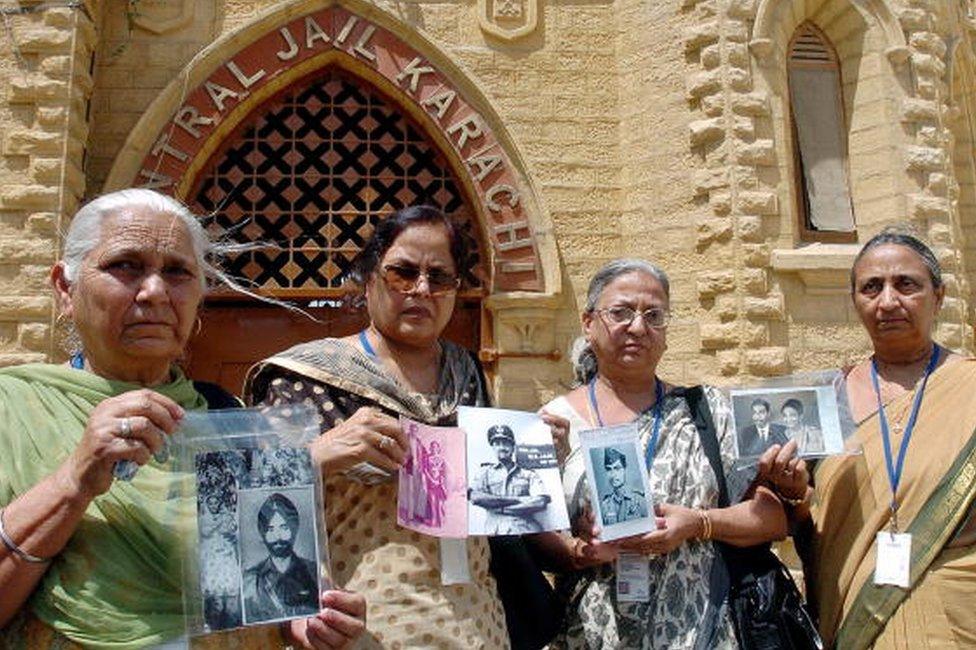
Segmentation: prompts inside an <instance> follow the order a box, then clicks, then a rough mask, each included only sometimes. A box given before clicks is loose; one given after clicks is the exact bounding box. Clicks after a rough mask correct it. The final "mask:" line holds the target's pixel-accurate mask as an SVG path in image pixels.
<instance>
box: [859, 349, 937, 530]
mask: <svg viewBox="0 0 976 650" xmlns="http://www.w3.org/2000/svg"><path fill="white" fill-rule="evenodd" d="M941 352H942V348H940V347H939V345H938V344H937V343H936V344H934V345H933V347H932V358H931V359H929V365H928V366H926V367H925V376H924V377H923V378H922V385H921V386H919V388H918V391H917V392H916V393H915V402H914V403H913V404H912V412H911V414H910V415H909V416H908V423H907V424H906V425H905V437H904V438H902V441H901V446H900V447H899V449H898V458H897V459H894V458H893V457H892V454H891V434H890V432H889V429H888V417H887V416H886V415H885V409H884V404H882V403H881V386H880V385H879V384H878V362H877V360H876V359H875V358H874V357H871V383H872V384H873V385H874V394H875V396H876V397H877V398H878V419H879V420H880V422H881V442H882V443H884V454H885V464H886V465H887V469H888V482H889V483H890V484H891V514H892V518H891V523H892V528H894V529H896V530H897V528H898V520H897V519H896V518H895V514H896V511H897V509H898V500H897V499H898V497H897V495H898V484H899V483H901V472H902V470H903V469H904V467H905V453H906V452H907V451H908V442H909V440H911V438H912V432H913V431H914V430H915V420H916V419H918V411H919V409H921V407H922V396H923V395H925V385H926V384H927V383H928V381H929V375H931V374H932V371H934V370H935V366H936V365H937V364H938V363H939V357H940V356H941Z"/></svg>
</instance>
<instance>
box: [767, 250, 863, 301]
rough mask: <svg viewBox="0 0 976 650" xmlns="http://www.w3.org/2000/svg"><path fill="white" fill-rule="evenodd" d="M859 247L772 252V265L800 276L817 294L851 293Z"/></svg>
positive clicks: (775, 268) (809, 288)
mask: <svg viewBox="0 0 976 650" xmlns="http://www.w3.org/2000/svg"><path fill="white" fill-rule="evenodd" d="M860 248H861V247H860V245H859V244H811V245H809V246H803V247H801V248H789V249H778V250H774V251H773V252H772V256H771V264H772V267H773V269H774V270H775V271H779V272H780V273H796V274H797V275H799V276H800V280H801V281H802V282H803V284H804V285H806V288H807V292H809V293H811V294H816V295H838V294H847V293H850V277H851V267H852V266H853V265H854V258H855V257H857V253H858V251H859V250H860Z"/></svg>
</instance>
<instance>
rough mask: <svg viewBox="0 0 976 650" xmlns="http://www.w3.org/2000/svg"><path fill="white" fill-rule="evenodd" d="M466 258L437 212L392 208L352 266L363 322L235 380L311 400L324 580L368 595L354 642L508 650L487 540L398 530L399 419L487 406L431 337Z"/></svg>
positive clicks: (452, 348)
mask: <svg viewBox="0 0 976 650" xmlns="http://www.w3.org/2000/svg"><path fill="white" fill-rule="evenodd" d="M464 259H465V254H464V250H463V243H462V240H461V238H460V234H459V233H458V232H457V231H456V230H455V229H454V227H453V225H452V224H451V222H450V221H448V220H447V219H446V217H444V215H443V214H441V212H440V211H438V210H436V209H434V208H431V207H426V206H416V207H410V208H406V209H404V210H400V211H399V212H397V213H394V214H393V215H391V216H390V217H388V218H387V219H386V220H385V221H382V222H380V223H379V224H377V226H376V229H375V231H374V233H373V235H372V236H371V238H370V240H369V241H368V242H367V243H366V246H365V247H364V248H363V250H362V251H361V253H360V254H359V256H358V257H357V258H356V261H355V262H354V266H353V270H352V276H353V280H354V281H356V283H357V284H359V285H360V286H361V287H363V289H364V292H365V301H366V311H367V313H368V315H369V319H370V323H369V325H368V327H367V328H366V329H365V330H363V331H362V332H359V333H358V334H354V335H352V336H347V337H345V338H342V339H322V340H318V341H312V342H310V343H305V344H301V345H298V346H296V347H294V348H291V349H289V350H285V351H283V352H281V353H279V354H277V355H275V356H274V357H271V358H270V359H268V360H266V361H264V362H262V363H261V364H258V365H257V366H255V368H254V369H252V371H251V373H250V376H249V378H248V382H247V386H246V388H245V390H246V392H247V393H248V395H249V398H250V399H251V400H252V401H254V402H256V403H266V404H282V403H294V402H306V403H309V404H315V405H317V406H318V408H319V411H320V414H321V415H322V419H323V422H322V435H321V436H320V437H319V438H318V439H317V440H316V442H315V443H313V445H312V447H311V449H312V456H313V458H314V459H315V460H316V461H317V462H318V463H319V465H320V466H321V467H322V468H323V471H324V473H325V486H326V524H327V528H328V532H329V550H330V554H331V560H332V568H333V572H334V575H333V577H334V579H335V581H336V582H337V583H338V584H339V585H344V586H345V588H349V589H358V590H361V591H362V593H364V594H365V595H366V600H367V603H368V605H367V606H368V617H369V620H370V621H371V626H370V630H369V631H367V633H366V635H365V637H364V639H363V641H364V643H363V645H362V647H369V648H378V647H387V648H401V647H402V648H419V647H426V648H430V647H467V648H472V649H473V648H506V647H508V634H507V630H506V625H505V615H504V613H503V611H502V604H501V602H500V600H499V597H498V592H497V589H496V585H495V580H494V579H493V578H492V576H491V575H490V574H489V566H488V565H489V550H488V543H487V541H486V540H485V538H470V539H469V540H467V541H465V540H446V539H445V540H441V541H438V539H437V538H434V537H428V536H423V535H421V534H420V533H417V532H412V531H410V530H407V529H405V528H401V527H399V526H397V482H396V481H395V480H393V479H395V477H396V475H397V471H398V470H399V468H400V467H401V465H402V464H403V463H404V461H405V458H406V455H407V441H406V438H405V436H404V434H403V432H402V431H401V429H400V424H399V422H398V420H397V417H398V416H405V417H408V418H410V419H413V420H417V421H421V422H424V423H427V424H435V425H448V424H454V423H455V422H456V415H455V413H456V410H457V407H458V406H459V405H462V404H464V405H471V406H485V405H487V391H486V386H485V383H484V379H483V377H482V374H481V370H480V368H479V367H478V363H477V361H476V360H475V358H474V357H473V355H472V354H471V353H470V352H468V351H466V350H465V349H463V348H461V347H460V346H457V345H455V344H453V343H451V342H449V341H444V340H441V339H440V335H441V332H443V330H444V328H445V327H446V325H447V323H448V321H449V320H450V318H451V313H452V312H453V309H454V301H455V297H456V291H457V289H458V286H459V285H460V280H459V275H458V274H459V272H460V270H461V264H462V262H463V260H464ZM418 505H422V506H423V507H426V503H424V504H418ZM449 557H453V558H455V561H454V562H453V563H451V562H447V563H445V558H449ZM469 558H470V563H469V562H468V560H469ZM451 564H453V565H455V568H457V566H456V565H458V564H460V565H463V567H464V571H465V572H467V569H468V567H469V566H470V573H471V575H470V578H468V579H467V580H464V579H463V578H462V579H458V578H459V577H460V576H452V575H449V574H451V573H452V571H453V569H452V568H451ZM452 581H456V582H457V584H448V583H451V582H452Z"/></svg>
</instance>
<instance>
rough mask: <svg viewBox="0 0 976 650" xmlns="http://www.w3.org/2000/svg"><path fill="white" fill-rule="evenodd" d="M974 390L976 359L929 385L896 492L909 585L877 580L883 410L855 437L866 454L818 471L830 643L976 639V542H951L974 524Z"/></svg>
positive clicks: (898, 409) (818, 548)
mask: <svg viewBox="0 0 976 650" xmlns="http://www.w3.org/2000/svg"><path fill="white" fill-rule="evenodd" d="M974 391H976V359H963V360H960V361H956V362H953V363H947V364H946V365H944V366H943V367H942V368H940V369H938V370H937V371H936V372H935V373H934V374H933V375H932V376H931V378H930V379H929V382H928V386H927V388H926V390H925V395H924V399H923V401H922V406H921V410H920V411H919V414H918V420H917V423H916V426H915V430H914V433H913V435H912V438H911V441H910V443H909V446H908V451H907V452H906V457H905V466H904V473H903V475H902V479H901V483H900V485H899V487H898V495H897V496H898V504H899V507H898V515H897V516H898V523H899V528H900V532H907V533H911V535H912V547H911V574H910V575H911V588H910V589H901V588H899V587H894V586H888V585H885V586H876V585H875V584H874V568H875V558H876V555H877V550H876V542H875V537H876V534H877V533H878V531H881V530H886V529H888V527H889V525H890V521H889V520H890V517H891V511H890V503H891V486H890V483H889V481H888V473H887V469H886V465H885V456H884V449H883V442H882V437H881V433H880V424H879V418H878V414H877V413H875V414H873V415H871V416H870V417H868V418H867V419H866V420H864V421H863V422H862V423H861V425H860V426H859V428H858V430H857V431H856V433H855V434H854V436H855V439H856V441H857V442H860V443H861V444H862V445H863V449H864V453H863V455H856V456H837V457H833V458H829V459H827V460H825V461H823V462H822V463H821V464H820V466H819V467H818V468H817V471H816V473H815V479H816V497H815V502H814V508H813V519H814V526H815V537H814V548H813V553H814V556H813V561H814V564H813V567H814V572H813V575H812V576H811V582H812V584H811V585H810V594H811V596H812V597H813V598H814V599H815V601H816V602H817V603H818V605H819V610H820V628H821V632H822V633H823V635H824V640H825V641H826V642H827V643H828V644H832V645H836V647H838V648H844V649H845V650H848V649H856V648H868V647H877V648H912V649H915V648H928V647H974V646H976V616H974V615H973V613H972V611H973V610H972V608H973V603H974V602H976V545H973V544H971V545H969V546H961V547H957V548H949V547H948V545H949V544H951V543H952V542H953V540H954V539H956V537H957V535H958V533H959V531H960V530H961V529H963V528H965V527H966V526H967V523H968V522H970V520H971V518H972V512H971V511H972V508H973V506H974V497H976V399H974ZM913 398H914V395H913V394H911V393H909V394H906V395H903V396H901V397H900V398H898V399H895V400H892V401H891V402H890V403H889V404H888V405H887V406H886V411H887V412H888V413H889V414H890V413H902V412H905V413H907V409H910V408H911V401H912V400H913ZM898 444H899V441H898V439H895V440H893V441H892V446H893V447H895V448H896V449H897V445H898Z"/></svg>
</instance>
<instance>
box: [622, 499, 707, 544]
mask: <svg viewBox="0 0 976 650" xmlns="http://www.w3.org/2000/svg"><path fill="white" fill-rule="evenodd" d="M654 514H655V515H657V530H653V531H651V532H649V533H647V534H644V535H636V536H634V537H628V538H626V539H622V540H618V541H617V542H616V544H617V546H619V548H620V549H621V550H622V551H629V552H632V553H640V554H641V555H667V554H668V553H670V552H671V551H673V550H674V549H676V548H678V547H679V546H681V545H682V544H684V543H685V542H686V541H688V540H689V539H692V538H695V537H697V536H698V535H699V534H700V533H701V528H702V520H701V515H699V514H698V511H697V510H692V509H691V508H685V507H684V506H676V505H672V504H670V503H662V504H659V505H656V506H654Z"/></svg>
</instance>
